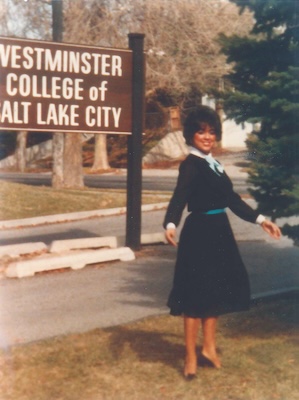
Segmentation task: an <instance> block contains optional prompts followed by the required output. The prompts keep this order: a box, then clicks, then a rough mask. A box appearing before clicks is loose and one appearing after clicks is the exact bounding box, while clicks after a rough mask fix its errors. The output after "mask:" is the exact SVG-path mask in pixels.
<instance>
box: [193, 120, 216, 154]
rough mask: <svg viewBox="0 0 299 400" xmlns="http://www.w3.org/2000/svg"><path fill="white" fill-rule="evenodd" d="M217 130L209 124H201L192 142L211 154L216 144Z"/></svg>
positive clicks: (205, 152) (199, 148) (196, 146)
mask: <svg viewBox="0 0 299 400" xmlns="http://www.w3.org/2000/svg"><path fill="white" fill-rule="evenodd" d="M215 141H216V133H215V130H214V129H213V128H212V127H211V126H210V125H208V124H201V126H200V128H199V130H198V131H197V132H196V133H195V134H194V136H193V140H192V144H193V146H194V147H195V148H196V149H198V150H200V151H202V152H203V153H204V154H209V153H210V152H211V150H212V148H213V146H214V144H215Z"/></svg>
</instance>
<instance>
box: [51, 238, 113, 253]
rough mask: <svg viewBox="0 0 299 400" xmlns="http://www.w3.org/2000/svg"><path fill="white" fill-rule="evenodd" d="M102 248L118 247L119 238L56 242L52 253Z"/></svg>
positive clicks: (53, 244) (52, 246)
mask: <svg viewBox="0 0 299 400" xmlns="http://www.w3.org/2000/svg"><path fill="white" fill-rule="evenodd" d="M100 247H110V248H111V249H115V248H116V247H117V238H116V237H115V236H106V237H90V238H80V239H69V240H55V241H54V242H52V243H51V245H50V249H49V251H50V253H59V252H62V251H68V250H76V249H77V250H78V249H97V248H100Z"/></svg>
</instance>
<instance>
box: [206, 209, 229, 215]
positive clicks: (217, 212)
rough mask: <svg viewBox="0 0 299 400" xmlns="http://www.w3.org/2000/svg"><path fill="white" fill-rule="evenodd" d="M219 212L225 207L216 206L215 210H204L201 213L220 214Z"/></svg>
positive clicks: (222, 211)
mask: <svg viewBox="0 0 299 400" xmlns="http://www.w3.org/2000/svg"><path fill="white" fill-rule="evenodd" d="M221 213H225V208H216V209H215V210H209V211H206V212H204V213H203V214H207V215H213V214H221Z"/></svg>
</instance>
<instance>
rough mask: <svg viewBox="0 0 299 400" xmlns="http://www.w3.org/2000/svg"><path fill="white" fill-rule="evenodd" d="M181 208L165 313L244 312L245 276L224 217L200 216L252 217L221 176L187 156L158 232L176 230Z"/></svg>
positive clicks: (203, 162) (252, 219) (254, 215)
mask: <svg viewBox="0 0 299 400" xmlns="http://www.w3.org/2000/svg"><path fill="white" fill-rule="evenodd" d="M186 204H187V205H188V211H190V212H191V213H190V214H189V215H188V217H187V218H186V221H185V223H184V226H183V229H182V232H181V235H180V241H179V246H178V253H177V260H176V265H175V272H174V280H173V288H172V290H171V293H170V295H169V299H168V303H167V304H168V306H169V307H170V313H171V314H172V315H182V314H183V315H186V316H189V317H194V318H206V317H213V316H218V315H222V314H225V313H231V312H236V311H243V310H248V308H249V303H250V288H249V280H248V275H247V272H246V269H245V266H244V264H243V261H242V259H241V256H240V253H239V250H238V247H237V244H236V241H235V238H234V235H233V232H232V229H231V227H230V223H229V221H228V218H227V215H226V213H225V212H222V213H218V214H205V213H206V212H207V211H210V210H215V209H223V208H226V207H229V208H230V209H231V210H232V211H233V212H234V213H235V214H236V215H238V216H239V217H240V218H242V219H244V220H246V221H249V222H252V223H254V222H255V221H256V218H257V216H258V213H257V212H256V211H254V210H253V209H252V208H251V207H250V206H248V205H247V204H246V203H245V202H244V201H243V200H242V199H241V197H240V196H239V195H238V194H237V193H235V192H234V191H233V185H232V183H231V181H230V179H229V177H228V176H227V175H226V174H225V173H222V174H217V173H215V172H214V171H213V170H212V169H211V168H210V167H209V164H208V162H207V161H206V160H205V159H203V158H200V157H197V156H196V155H193V154H190V155H189V156H188V157H187V158H186V159H185V160H184V161H183V162H182V164H181V166H180V170H179V177H178V181H177V185H176V188H175V191H174V193H173V196H172V199H171V200H170V203H169V206H168V210H167V212H166V216H165V220H164V224H163V226H164V227H166V225H167V223H169V222H173V223H174V224H175V225H176V226H177V225H178V224H179V222H180V219H181V216H182V213H183V210H184V208H185V205H186Z"/></svg>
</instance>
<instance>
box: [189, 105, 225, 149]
mask: <svg viewBox="0 0 299 400" xmlns="http://www.w3.org/2000/svg"><path fill="white" fill-rule="evenodd" d="M203 124H207V125H209V126H210V127H211V128H213V129H214V130H215V134H216V140H217V141H220V140H221V134H222V127H221V120H220V117H219V115H218V114H217V113H216V111H215V110H213V109H212V108H210V107H208V106H197V107H196V109H194V110H192V111H190V113H189V114H188V115H187V117H186V119H185V121H184V129H183V135H184V138H185V140H186V143H187V144H188V145H191V144H192V139H193V136H194V134H195V133H196V132H198V131H199V129H200V128H201V127H202V125H203Z"/></svg>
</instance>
